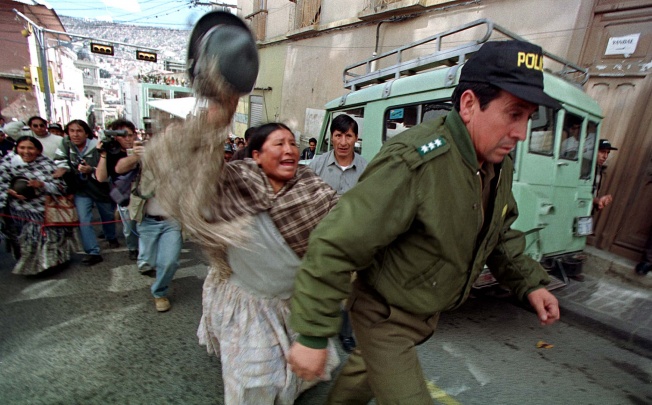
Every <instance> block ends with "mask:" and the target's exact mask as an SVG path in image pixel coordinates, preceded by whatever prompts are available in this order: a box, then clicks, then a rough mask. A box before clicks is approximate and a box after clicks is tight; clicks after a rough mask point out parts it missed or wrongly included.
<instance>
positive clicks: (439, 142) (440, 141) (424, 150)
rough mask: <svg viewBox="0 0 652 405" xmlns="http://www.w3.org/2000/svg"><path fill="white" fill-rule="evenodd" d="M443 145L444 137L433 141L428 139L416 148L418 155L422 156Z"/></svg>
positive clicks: (444, 143) (444, 142)
mask: <svg viewBox="0 0 652 405" xmlns="http://www.w3.org/2000/svg"><path fill="white" fill-rule="evenodd" d="M444 145H446V141H445V140H444V138H437V139H435V140H434V141H430V142H428V143H426V144H425V145H423V146H419V147H418V148H417V150H418V151H419V155H421V156H424V155H426V154H428V153H430V152H432V151H433V150H435V149H437V148H440V147H442V146H444Z"/></svg>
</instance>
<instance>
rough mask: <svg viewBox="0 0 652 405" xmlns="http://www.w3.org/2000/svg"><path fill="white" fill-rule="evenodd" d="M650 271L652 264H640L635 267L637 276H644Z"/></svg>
mask: <svg viewBox="0 0 652 405" xmlns="http://www.w3.org/2000/svg"><path fill="white" fill-rule="evenodd" d="M650 271H652V263H647V262H640V263H639V264H637V265H636V274H638V275H639V276H644V275H646V274H647V273H649V272H650Z"/></svg>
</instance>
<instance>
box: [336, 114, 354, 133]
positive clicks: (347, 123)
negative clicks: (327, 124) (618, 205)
mask: <svg viewBox="0 0 652 405" xmlns="http://www.w3.org/2000/svg"><path fill="white" fill-rule="evenodd" d="M349 129H351V130H353V133H354V134H355V136H358V123H357V122H356V121H355V120H354V119H353V118H351V117H349V116H348V115H346V114H340V115H338V116H337V117H335V118H334V119H333V122H332V123H331V135H333V132H335V131H340V132H342V133H344V132H347V131H348V130H349Z"/></svg>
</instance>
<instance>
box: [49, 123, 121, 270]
mask: <svg viewBox="0 0 652 405" xmlns="http://www.w3.org/2000/svg"><path fill="white" fill-rule="evenodd" d="M64 131H65V133H66V134H67V135H68V137H66V138H64V139H63V141H62V142H61V146H60V147H59V149H57V151H56V153H55V156H54V162H55V163H56V165H57V167H58V169H57V170H56V171H55V172H54V174H53V177H54V178H59V177H61V178H63V180H64V181H65V182H66V185H67V187H68V192H69V193H71V194H74V195H75V207H77V214H78V215H79V222H80V224H79V231H80V233H81V239H82V244H83V246H84V251H85V252H86V254H87V256H86V257H85V258H84V259H82V263H84V264H86V265H87V266H92V265H94V264H97V263H100V262H101V261H102V260H103V259H102V256H100V246H99V244H98V243H97V238H96V236H95V230H94V229H93V225H92V221H93V205H95V206H96V207H97V210H98V212H99V213H100V218H101V220H102V228H103V230H104V235H105V237H106V240H107V242H109V247H111V248H116V247H118V246H119V244H118V240H117V239H116V238H115V224H114V223H113V212H114V209H115V208H114V207H115V204H114V203H113V201H111V197H109V185H108V184H107V183H102V182H99V181H98V180H97V179H96V178H95V167H96V166H97V165H98V164H99V161H100V160H101V159H100V153H99V152H98V150H97V140H96V139H94V134H93V131H92V130H91V128H90V127H89V126H88V124H87V123H86V122H85V121H82V120H72V121H70V122H69V123H68V125H66V127H65V129H64Z"/></svg>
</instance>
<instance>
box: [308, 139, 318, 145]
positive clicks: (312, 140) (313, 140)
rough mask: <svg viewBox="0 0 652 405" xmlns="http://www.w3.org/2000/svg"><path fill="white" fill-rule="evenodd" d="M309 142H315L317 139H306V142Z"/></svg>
mask: <svg viewBox="0 0 652 405" xmlns="http://www.w3.org/2000/svg"><path fill="white" fill-rule="evenodd" d="M310 142H314V143H315V144H317V140H316V139H315V138H310V139H308V143H310Z"/></svg>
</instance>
